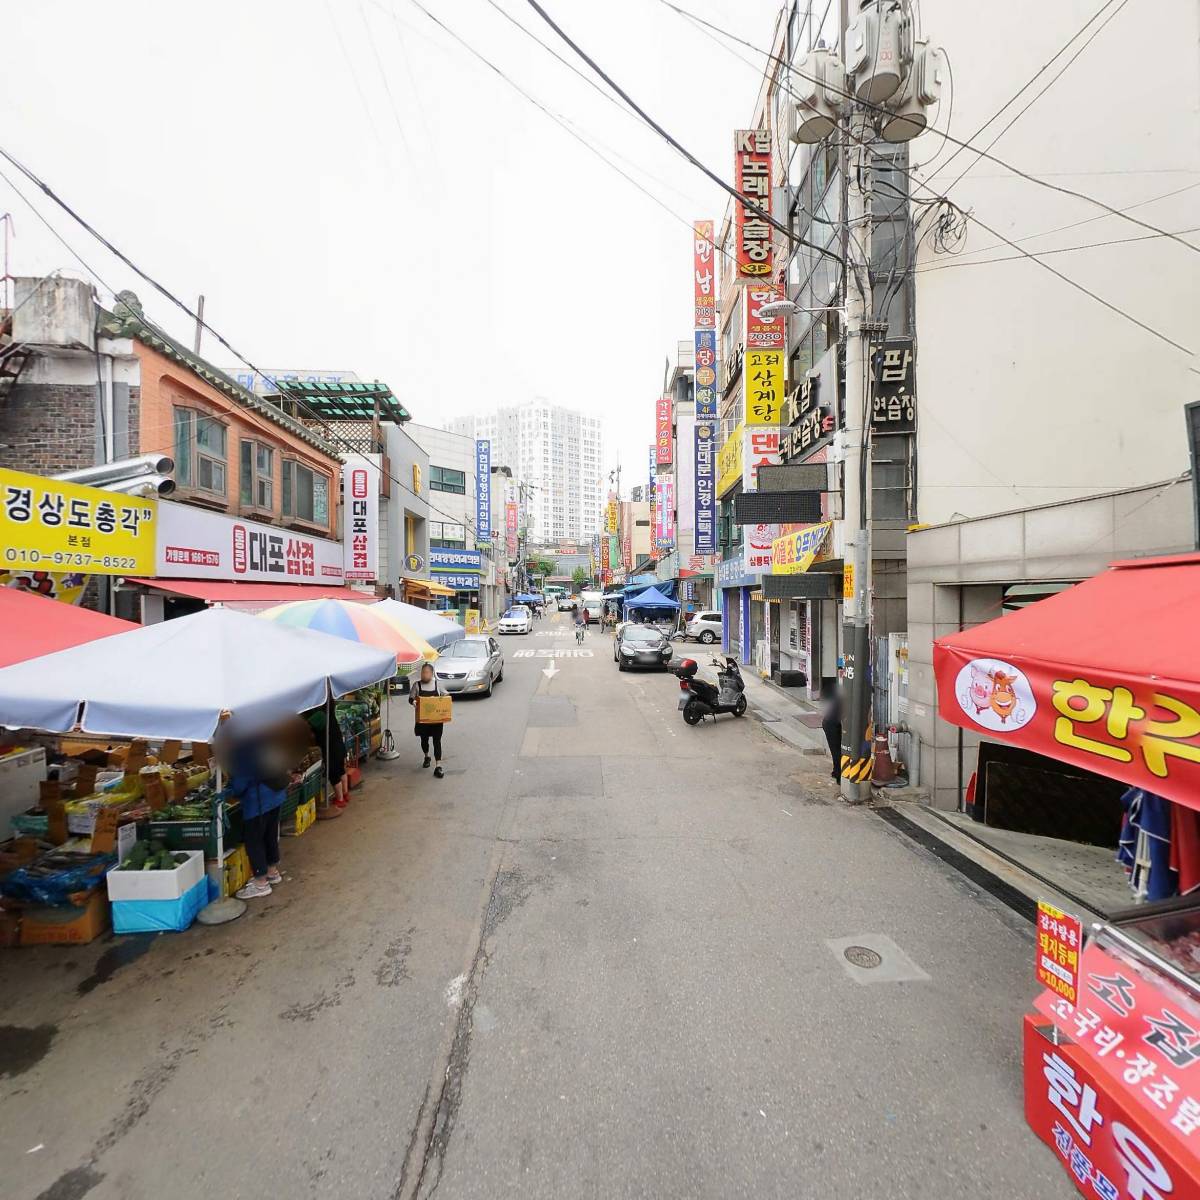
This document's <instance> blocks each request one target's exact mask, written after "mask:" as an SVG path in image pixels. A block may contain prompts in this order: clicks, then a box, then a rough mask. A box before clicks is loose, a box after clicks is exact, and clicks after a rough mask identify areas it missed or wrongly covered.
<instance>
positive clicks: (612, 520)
mask: <svg viewBox="0 0 1200 1200" xmlns="http://www.w3.org/2000/svg"><path fill="white" fill-rule="evenodd" d="M604 532H605V533H616V532H617V502H616V501H615V500H610V501H609V502H608V507H607V508H606V509H605V510H604Z"/></svg>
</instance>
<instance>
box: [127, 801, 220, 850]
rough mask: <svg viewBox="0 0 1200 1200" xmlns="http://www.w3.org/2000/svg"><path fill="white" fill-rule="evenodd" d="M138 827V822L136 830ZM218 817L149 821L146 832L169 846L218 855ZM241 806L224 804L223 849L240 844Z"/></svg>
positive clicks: (170, 848)
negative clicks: (195, 819) (199, 819)
mask: <svg viewBox="0 0 1200 1200" xmlns="http://www.w3.org/2000/svg"><path fill="white" fill-rule="evenodd" d="M140 832H141V827H140V826H139V834H140ZM217 833H218V829H217V818H216V817H215V816H212V817H208V818H207V819H205V820H201V821H150V822H149V823H148V824H147V826H146V835H147V837H148V838H149V839H150V840H151V841H160V842H162V844H163V845H164V846H166V847H167V849H168V850H203V851H204V857H205V858H216V857H217ZM242 840H243V838H242V806H241V805H240V804H236V803H235V804H232V805H230V804H229V803H226V804H225V837H224V844H225V849H226V850H228V849H229V848H230V847H231V846H240V845H241V844H242Z"/></svg>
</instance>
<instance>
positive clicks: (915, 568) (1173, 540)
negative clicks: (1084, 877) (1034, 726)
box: [907, 480, 1193, 809]
mask: <svg viewBox="0 0 1200 1200" xmlns="http://www.w3.org/2000/svg"><path fill="white" fill-rule="evenodd" d="M1192 548H1193V531H1192V498H1191V485H1190V483H1189V482H1188V481H1186V480H1183V481H1177V482H1164V483H1159V484H1155V485H1153V486H1150V487H1144V488H1139V489H1135V490H1131V491H1127V492H1118V493H1115V494H1109V495H1103V496H1093V497H1090V498H1088V499H1086V500H1076V501H1070V502H1065V503H1061V504H1053V505H1046V506H1044V507H1040V508H1034V509H1027V510H1024V511H1021V512H1010V513H1003V514H1000V515H997V516H993V517H984V518H979V519H976V520H973V521H960V522H956V523H955V524H952V525H941V526H936V527H934V528H932V529H924V530H920V531H918V532H916V533H913V534H910V535H909V538H908V612H907V621H908V653H909V708H910V711H909V714H908V724H909V726H910V728H911V729H913V730H914V732H916V733H917V735H918V736H919V737H920V740H921V778H920V781H919V782H920V783H921V784H922V785H923V786H924V787H927V788H929V789H930V795H931V798H932V801H933V803H934V804H935V805H936V806H937V807H939V808H945V809H953V808H956V807H957V805H958V795H959V786H960V780H959V770H958V737H959V729H958V727H957V726H954V725H950V724H948V723H947V722H945V721H942V720H940V719H938V717H937V689H936V687H935V685H934V678H933V642H934V640H935V639H937V638H939V637H945V636H947V635H948V634H951V633H957V632H958V630H959V629H967V628H971V627H972V626H974V625H978V624H981V623H982V622H984V621H990V620H993V619H994V618H996V617H999V616H1001V615H1002V609H1001V605H1002V603H1003V598H1004V589H1005V586H1006V585H1008V584H1015V583H1037V582H1078V581H1079V580H1082V579H1087V578H1089V577H1091V576H1092V575H1095V574H1097V573H1098V572H1099V571H1102V570H1104V569H1105V567H1106V566H1107V565H1108V564H1109V563H1110V562H1113V561H1114V560H1118V559H1122V558H1136V557H1141V556H1145V555H1155V554H1177V553H1181V552H1185V551H1188V550H1191V549H1192ZM962 733H963V742H964V766H963V777H962V781H961V783H962V786H963V787H965V786H966V783H967V780H969V779H970V776H971V772H972V771H973V770H974V769H975V768H974V762H975V747H976V746H977V745H978V744H979V741H980V739H979V737H978V735H976V734H973V733H970V732H968V731H966V730H964V731H962Z"/></svg>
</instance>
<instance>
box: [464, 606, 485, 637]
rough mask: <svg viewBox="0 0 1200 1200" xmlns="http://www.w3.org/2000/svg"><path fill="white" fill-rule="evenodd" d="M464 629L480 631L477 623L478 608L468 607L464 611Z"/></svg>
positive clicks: (473, 631) (471, 631)
mask: <svg viewBox="0 0 1200 1200" xmlns="http://www.w3.org/2000/svg"><path fill="white" fill-rule="evenodd" d="M466 630H467V632H468V633H482V632H483V631H482V629H481V628H480V625H479V609H477V608H468V609H467V612H466Z"/></svg>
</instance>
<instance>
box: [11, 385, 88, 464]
mask: <svg viewBox="0 0 1200 1200" xmlns="http://www.w3.org/2000/svg"><path fill="white" fill-rule="evenodd" d="M95 429H96V389H95V387H94V386H87V385H77V384H50V383H34V384H28V383H27V384H21V383H18V384H17V386H16V387H15V388H13V390H12V391H11V392H10V393H9V394H8V396H7V398H6V399H4V400H0V447H2V448H0V467H9V468H10V469H12V470H15V471H28V472H30V473H31V474H34V475H54V474H56V473H58V472H60V471H74V470H77V469H78V468H80V467H90V466H92V465H93V464H94V463H95V461H96V445H95Z"/></svg>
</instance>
